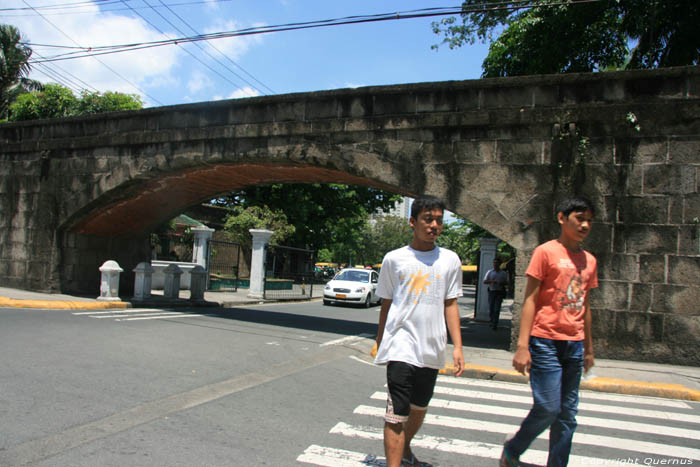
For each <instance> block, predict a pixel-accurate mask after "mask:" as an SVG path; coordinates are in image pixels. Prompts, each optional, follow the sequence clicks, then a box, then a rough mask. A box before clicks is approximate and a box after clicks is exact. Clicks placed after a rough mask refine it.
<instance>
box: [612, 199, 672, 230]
mask: <svg viewBox="0 0 700 467" xmlns="http://www.w3.org/2000/svg"><path fill="white" fill-rule="evenodd" d="M617 209H618V212H617V220H618V221H619V222H623V223H627V224H666V223H668V218H669V198H668V197H666V196H628V197H626V198H624V199H622V200H620V202H619V204H618V207H617Z"/></svg>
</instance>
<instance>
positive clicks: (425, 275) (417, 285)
mask: <svg viewBox="0 0 700 467" xmlns="http://www.w3.org/2000/svg"><path fill="white" fill-rule="evenodd" d="M433 276H434V277H433ZM399 279H400V280H401V284H402V288H403V289H404V291H405V297H406V298H407V299H410V301H411V302H412V303H413V304H414V305H417V304H418V302H419V301H420V302H421V303H424V304H428V303H438V302H439V301H440V300H439V293H440V290H438V289H441V287H440V282H439V279H440V274H435V271H433V268H431V267H426V270H425V271H424V270H423V268H417V269H413V268H411V271H406V272H403V273H401V274H400V275H399Z"/></svg>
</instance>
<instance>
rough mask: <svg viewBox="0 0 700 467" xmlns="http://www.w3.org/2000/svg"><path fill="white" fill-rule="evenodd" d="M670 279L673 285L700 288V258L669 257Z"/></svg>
mask: <svg viewBox="0 0 700 467" xmlns="http://www.w3.org/2000/svg"><path fill="white" fill-rule="evenodd" d="M668 277H669V278H668V282H669V283H670V284H673V285H695V286H700V256H695V257H690V256H669V257H668Z"/></svg>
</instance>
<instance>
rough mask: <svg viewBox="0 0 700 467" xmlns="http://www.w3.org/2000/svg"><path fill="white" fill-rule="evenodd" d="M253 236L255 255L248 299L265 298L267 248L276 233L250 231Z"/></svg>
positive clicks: (260, 230)
mask: <svg viewBox="0 0 700 467" xmlns="http://www.w3.org/2000/svg"><path fill="white" fill-rule="evenodd" d="M249 232H250V234H251V235H252V236H253V255H252V258H251V260H250V289H249V290H248V297H250V298H264V297H265V295H264V294H265V290H264V287H265V247H266V246H267V244H268V242H269V241H270V237H272V234H273V233H274V232H273V231H271V230H264V229H250V230H249Z"/></svg>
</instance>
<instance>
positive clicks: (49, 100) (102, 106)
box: [9, 84, 143, 121]
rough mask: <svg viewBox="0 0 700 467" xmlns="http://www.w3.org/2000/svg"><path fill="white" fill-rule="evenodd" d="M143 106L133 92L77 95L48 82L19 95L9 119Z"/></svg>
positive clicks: (70, 115) (15, 119)
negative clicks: (39, 87) (41, 86)
mask: <svg viewBox="0 0 700 467" xmlns="http://www.w3.org/2000/svg"><path fill="white" fill-rule="evenodd" d="M142 107H143V103H142V102H141V98H139V97H138V96H137V95H134V94H123V93H120V92H111V91H107V92H105V93H100V92H90V91H83V92H82V94H81V95H80V96H75V94H73V91H71V90H70V89H68V88H67V87H65V86H61V85H60V84H46V85H44V87H43V89H42V90H41V91H33V92H29V93H25V94H22V95H20V96H18V97H17V98H16V99H15V101H14V102H13V103H12V104H11V105H10V112H9V114H10V118H9V120H10V121H21V120H37V119H42V118H60V117H72V116H75V115H86V114H94V113H101V112H111V111H119V110H138V109H140V108H142Z"/></svg>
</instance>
